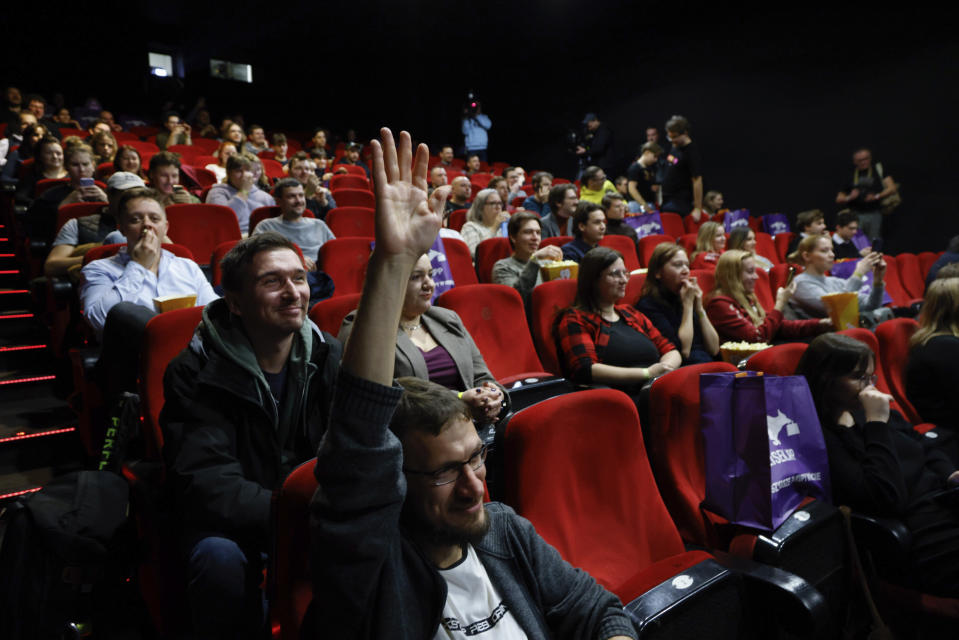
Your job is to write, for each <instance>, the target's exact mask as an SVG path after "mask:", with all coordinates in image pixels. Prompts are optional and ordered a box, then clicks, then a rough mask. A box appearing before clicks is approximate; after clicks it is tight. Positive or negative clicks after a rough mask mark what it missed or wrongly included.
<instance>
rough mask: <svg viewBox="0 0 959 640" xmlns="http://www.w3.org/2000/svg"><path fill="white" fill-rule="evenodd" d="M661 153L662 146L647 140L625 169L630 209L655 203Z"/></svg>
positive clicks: (638, 208)
mask: <svg viewBox="0 0 959 640" xmlns="http://www.w3.org/2000/svg"><path fill="white" fill-rule="evenodd" d="M653 131H655V129H653ZM662 155H663V149H662V147H660V146H659V145H658V144H656V143H655V142H647V143H646V144H644V145H643V146H641V147H640V148H639V157H638V158H636V162H634V163H633V164H631V165H629V169H627V170H626V178H627V182H626V190H627V192H628V193H629V197H630V198H631V202H630V203H629V210H630V211H633V212H639V211H641V210H643V209H645V208H646V207H647V206H648V205H655V204H656V195H657V194H656V192H657V191H658V190H659V187H660V184H659V183H660V179H659V164H658V163H659V157H660V156H662Z"/></svg>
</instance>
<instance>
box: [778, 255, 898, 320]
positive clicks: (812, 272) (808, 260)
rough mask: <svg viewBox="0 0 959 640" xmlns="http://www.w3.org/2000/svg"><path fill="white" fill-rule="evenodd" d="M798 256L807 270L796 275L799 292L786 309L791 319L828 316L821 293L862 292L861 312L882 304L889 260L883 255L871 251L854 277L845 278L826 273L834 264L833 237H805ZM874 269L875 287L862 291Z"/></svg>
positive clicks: (861, 262) (873, 284) (870, 310)
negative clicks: (868, 274) (867, 277)
mask: <svg viewBox="0 0 959 640" xmlns="http://www.w3.org/2000/svg"><path fill="white" fill-rule="evenodd" d="M796 255H798V256H799V258H800V259H801V260H802V263H803V266H804V267H805V271H803V272H802V273H800V274H799V275H798V276H796V279H795V281H794V282H795V283H796V291H795V293H794V294H793V295H792V298H791V299H790V300H789V306H788V307H786V309H785V314H786V317H787V318H789V319H790V320H796V319H801V318H825V317H826V316H827V315H828V312H827V310H826V303H824V302H823V301H822V296H824V295H826V294H829V293H846V292H859V315H860V317H862V316H863V314H872V315H873V316H875V315H876V314H873V313H872V312H874V311H878V310H879V308H880V307H881V306H882V293H883V277H884V276H885V275H886V262H885V260H883V259H882V254H881V253H878V252H875V251H874V252H872V253H870V254H869V255H868V256H866V257H865V258H863V259H862V260H860V261H859V264H857V265H856V270H855V271H853V274H852V276H850V277H849V278H847V279H845V280H843V279H842V278H837V277H835V276H830V275H826V274H827V273H828V272H829V270H830V269H832V266H833V264H834V263H835V254H834V253H833V249H832V238H830V237H829V236H806V237H805V238H803V239H802V241H801V242H800V243H799V246H798V247H797V249H796ZM870 271H871V272H872V274H873V279H872V288H871V289H870V290H869V291H868V292H867V293H864V292H861V291H860V290H861V289H862V285H863V278H865V276H866V274H867V273H869V272H870Z"/></svg>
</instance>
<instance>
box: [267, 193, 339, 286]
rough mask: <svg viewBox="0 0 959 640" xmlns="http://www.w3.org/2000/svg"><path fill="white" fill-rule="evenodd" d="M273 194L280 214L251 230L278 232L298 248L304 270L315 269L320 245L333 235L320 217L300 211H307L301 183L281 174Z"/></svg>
mask: <svg viewBox="0 0 959 640" xmlns="http://www.w3.org/2000/svg"><path fill="white" fill-rule="evenodd" d="M273 196H274V197H275V198H276V203H277V204H278V205H280V215H278V216H276V217H274V218H267V219H266V220H263V221H262V222H260V224H258V225H256V228H255V229H254V230H253V234H254V235H256V234H258V233H267V232H270V231H273V232H276V233H279V234H280V235H281V236H283V237H284V238H286V239H287V240H289V241H290V242H293V243H295V244H296V245H297V246H298V247H299V248H300V251H302V252H303V258H304V260H305V261H306V268H307V270H309V271H314V270H316V260H317V257H318V256H319V253H320V247H322V246H323V244H324V243H325V242H327V241H328V240H333V239H335V238H336V236H334V235H333V232H332V231H330V228H329V227H328V226H326V223H325V222H323V221H322V220H320V219H318V218H304V217H303V212H304V211H306V195H305V193H304V191H303V185H302V184H300V183H299V181H298V180H296V179H295V178H284V179H283V180H280V181H279V182H277V183H276V187H274V189H273Z"/></svg>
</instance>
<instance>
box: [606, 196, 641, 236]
mask: <svg viewBox="0 0 959 640" xmlns="http://www.w3.org/2000/svg"><path fill="white" fill-rule="evenodd" d="M600 206H602V207H603V212H604V213H605V214H606V235H608V236H609V235H613V236H626V237H627V238H629V239H630V240H632V241H633V242H635V243H637V244H638V243H639V235H638V234H637V233H636V229H634V228H632V227H631V226H629V225H628V224H626V198H624V197H623V196H622V195H621V194H618V193H607V194H606V195H605V196H603V202H602V204H601V205H600Z"/></svg>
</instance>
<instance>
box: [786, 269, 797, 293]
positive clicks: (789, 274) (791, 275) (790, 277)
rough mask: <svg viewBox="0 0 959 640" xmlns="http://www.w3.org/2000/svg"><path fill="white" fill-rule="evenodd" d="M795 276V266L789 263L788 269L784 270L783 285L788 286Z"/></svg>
mask: <svg viewBox="0 0 959 640" xmlns="http://www.w3.org/2000/svg"><path fill="white" fill-rule="evenodd" d="M795 277H796V267H795V266H794V265H789V270H788V271H787V272H786V284H785V285H784V287H786V288H788V287H789V285H791V284H792V283H793V278H795Z"/></svg>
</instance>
